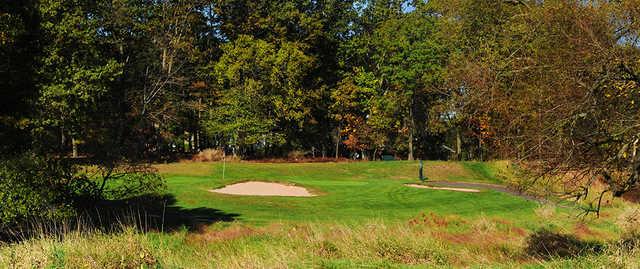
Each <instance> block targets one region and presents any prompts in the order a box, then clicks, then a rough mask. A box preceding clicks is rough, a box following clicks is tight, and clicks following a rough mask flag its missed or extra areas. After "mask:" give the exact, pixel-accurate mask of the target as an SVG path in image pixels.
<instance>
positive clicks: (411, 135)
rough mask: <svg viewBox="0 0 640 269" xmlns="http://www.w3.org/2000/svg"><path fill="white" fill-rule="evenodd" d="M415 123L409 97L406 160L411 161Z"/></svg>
mask: <svg viewBox="0 0 640 269" xmlns="http://www.w3.org/2000/svg"><path fill="white" fill-rule="evenodd" d="M414 129H415V122H414V119H413V96H412V97H411V107H409V156H408V158H407V159H409V161H413V131H414Z"/></svg>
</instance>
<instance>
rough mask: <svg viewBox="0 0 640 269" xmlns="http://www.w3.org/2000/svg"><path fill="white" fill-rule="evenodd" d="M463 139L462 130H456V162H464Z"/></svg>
mask: <svg viewBox="0 0 640 269" xmlns="http://www.w3.org/2000/svg"><path fill="white" fill-rule="evenodd" d="M461 157H462V139H461V138H460V128H456V160H457V161H461V160H462V158H461Z"/></svg>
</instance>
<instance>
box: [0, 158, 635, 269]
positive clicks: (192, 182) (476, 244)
mask: <svg viewBox="0 0 640 269" xmlns="http://www.w3.org/2000/svg"><path fill="white" fill-rule="evenodd" d="M157 168H158V170H159V171H160V172H161V173H162V174H163V175H164V176H165V177H166V179H167V183H168V185H169V192H170V193H171V194H172V195H174V196H175V198H176V200H177V205H178V206H180V207H182V208H185V209H193V210H192V211H190V212H217V211H215V210H197V209H216V210H219V211H220V212H223V213H225V214H238V217H237V218H236V220H235V221H234V222H217V223H213V224H210V225H206V226H202V227H201V229H199V230H196V231H189V230H187V229H186V228H185V229H182V230H177V231H173V232H170V233H160V232H149V233H141V232H139V231H136V230H134V229H124V232H121V233H116V234H104V233H100V232H97V231H81V232H68V233H66V234H64V236H63V237H55V238H54V237H47V236H42V237H41V238H36V239H32V240H28V241H24V242H20V243H15V244H10V245H9V244H5V245H2V243H0V268H354V267H355V268H424V267H428V268H433V267H436V268H437V267H442V268H451V267H475V268H485V267H492V268H513V267H526V268H575V267H581V268H592V267H603V268H637V267H634V266H637V264H639V262H640V254H639V253H638V251H637V250H636V248H629V247H621V246H622V245H620V244H618V243H617V242H619V241H620V240H621V236H625V234H628V233H629V232H633V231H634V230H633V229H634V228H635V227H636V226H637V219H638V218H636V216H637V211H636V210H637V209H634V208H632V207H630V206H629V204H627V203H623V202H620V203H615V204H612V205H608V206H607V208H605V212H606V214H603V217H601V218H599V219H595V218H592V217H589V218H577V217H576V215H577V214H578V213H579V211H578V210H575V209H571V208H564V207H561V208H559V207H556V206H554V205H539V204H537V203H535V202H531V201H526V200H523V199H520V198H518V197H513V196H510V195H508V194H503V193H497V192H492V191H485V192H482V193H460V192H450V191H438V190H425V189H415V188H408V187H405V186H404V185H403V184H405V183H409V182H412V183H415V182H416V181H417V162H353V163H313V164H308V163H296V164H282V163H280V164H271V163H252V162H228V163H226V167H225V178H224V180H223V179H222V164H221V163H200V162H189V163H175V164H164V165H157ZM510 169H511V168H510V167H509V164H508V163H507V162H492V163H474V162H462V163H450V162H426V169H425V172H426V175H427V177H429V179H432V180H455V181H470V182H489V183H499V182H508V181H510V180H513V177H514V174H515V173H513V171H511V170H510ZM245 180H263V181H280V182H291V183H295V184H297V185H301V186H304V187H307V188H310V189H312V190H313V191H314V192H317V193H321V194H322V195H321V196H318V197H312V198H306V197H248V196H229V195H222V194H215V193H211V192H209V191H208V190H210V189H213V188H216V187H220V186H223V185H226V184H230V183H233V182H239V181H245ZM192 217H194V219H199V218H201V217H211V216H192ZM540 229H545V230H549V231H553V232H557V233H559V234H568V235H571V236H573V237H575V238H576V240H579V241H597V242H598V244H602V245H603V246H604V247H603V249H602V251H600V252H597V253H586V254H584V255H581V256H572V257H567V258H553V257H551V258H541V257H539V256H535V255H531V253H528V252H527V246H526V244H527V238H529V236H530V235H531V234H533V233H534V232H535V231H538V230H540ZM638 241H640V240H638ZM634 242H635V241H634ZM625 246H626V245H625Z"/></svg>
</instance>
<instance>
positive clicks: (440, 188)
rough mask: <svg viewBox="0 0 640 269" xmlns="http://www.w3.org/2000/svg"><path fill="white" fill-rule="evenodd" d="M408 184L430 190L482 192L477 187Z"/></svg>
mask: <svg viewBox="0 0 640 269" xmlns="http://www.w3.org/2000/svg"><path fill="white" fill-rule="evenodd" d="M407 186H409V187H412V188H420V189H430V190H446V191H460V192H480V190H476V189H465V188H449V187H432V186H425V185H418V184H407Z"/></svg>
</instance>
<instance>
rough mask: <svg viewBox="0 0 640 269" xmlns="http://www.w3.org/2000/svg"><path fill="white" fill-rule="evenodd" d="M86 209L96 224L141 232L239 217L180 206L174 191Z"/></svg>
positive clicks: (193, 226) (193, 228)
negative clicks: (135, 229) (132, 228)
mask: <svg viewBox="0 0 640 269" xmlns="http://www.w3.org/2000/svg"><path fill="white" fill-rule="evenodd" d="M83 212H85V213H84V214H83V215H84V216H85V217H86V218H88V219H89V220H90V222H91V223H90V224H91V225H92V226H93V227H96V228H99V229H101V230H103V231H106V232H109V231H113V230H116V231H117V230H120V229H122V227H136V228H137V229H138V230H141V231H160V232H170V231H175V230H180V229H187V230H189V231H196V230H199V229H201V228H202V227H204V226H208V225H210V224H213V223H216V222H231V221H234V220H236V218H237V217H239V216H240V215H239V214H235V213H227V212H224V211H221V210H219V209H214V208H207V207H198V208H184V207H180V206H177V205H176V199H175V196H173V195H171V194H165V195H145V196H139V197H134V198H130V199H124V200H115V201H102V202H100V203H98V204H97V205H96V206H94V207H93V208H86V209H84V210H83Z"/></svg>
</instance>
